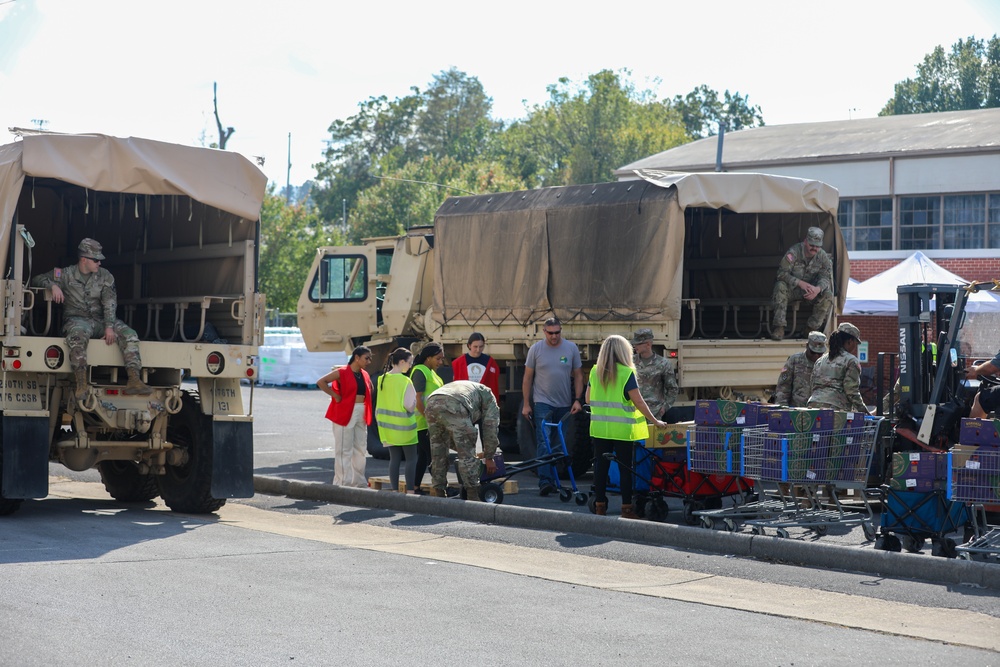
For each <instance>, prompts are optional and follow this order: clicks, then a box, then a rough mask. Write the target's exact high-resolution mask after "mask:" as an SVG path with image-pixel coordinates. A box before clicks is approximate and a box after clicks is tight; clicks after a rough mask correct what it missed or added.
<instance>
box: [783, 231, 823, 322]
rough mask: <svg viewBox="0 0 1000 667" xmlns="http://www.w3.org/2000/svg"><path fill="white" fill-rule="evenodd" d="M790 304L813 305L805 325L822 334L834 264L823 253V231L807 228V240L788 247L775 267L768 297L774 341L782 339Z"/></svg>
mask: <svg viewBox="0 0 1000 667" xmlns="http://www.w3.org/2000/svg"><path fill="white" fill-rule="evenodd" d="M790 301H806V302H808V303H810V304H812V312H811V313H810V314H809V319H808V321H807V322H806V324H807V326H808V327H809V330H810V331H822V329H823V326H824V324H826V317H827V315H828V314H829V312H830V309H831V307H832V306H833V262H832V261H831V260H830V255H828V254H827V253H826V251H825V250H823V230H822V229H820V228H819V227H810V228H809V229H808V230H807V231H806V238H805V239H804V240H803V241H802V242H801V243H796V244H795V245H793V246H792V247H791V248H789V249H788V251H787V252H785V254H784V255H783V256H782V258H781V263H780V264H778V279H777V281H776V282H775V283H774V292H772V294H771V307H772V309H773V310H774V316H773V318H772V320H771V338H773V339H774V340H781V339H782V338H784V337H785V325H786V323H787V319H786V318H787V316H788V303H789V302H790Z"/></svg>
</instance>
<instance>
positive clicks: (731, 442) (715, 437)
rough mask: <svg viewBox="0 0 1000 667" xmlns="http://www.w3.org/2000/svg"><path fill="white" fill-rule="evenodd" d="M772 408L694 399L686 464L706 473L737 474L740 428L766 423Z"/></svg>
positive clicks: (741, 429)
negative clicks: (692, 423)
mask: <svg viewBox="0 0 1000 667" xmlns="http://www.w3.org/2000/svg"><path fill="white" fill-rule="evenodd" d="M775 408H776V406H773V405H768V404H766V403H753V402H747V403H744V402H740V401H726V400H701V401H697V402H695V407H694V428H692V429H691V430H690V431H689V434H688V436H689V443H688V465H689V467H690V468H691V469H692V470H695V471H698V472H705V473H715V474H722V473H725V474H739V472H740V436H741V435H742V434H743V429H744V428H748V427H752V426H762V425H764V424H766V423H767V415H768V413H769V411H770V410H773V409H775Z"/></svg>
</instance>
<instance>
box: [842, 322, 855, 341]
mask: <svg viewBox="0 0 1000 667" xmlns="http://www.w3.org/2000/svg"><path fill="white" fill-rule="evenodd" d="M837 331H839V332H841V333H845V334H848V335H849V336H854V337H855V338H857V339H858V340H859V341H860V340H861V329H858V328H857V327H856V326H854V325H853V324H851V323H850V322H841V323H840V326H839V327H837Z"/></svg>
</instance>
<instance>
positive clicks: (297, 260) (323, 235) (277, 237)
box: [259, 186, 344, 312]
mask: <svg viewBox="0 0 1000 667" xmlns="http://www.w3.org/2000/svg"><path fill="white" fill-rule="evenodd" d="M260 236H261V239H260V273H259V279H260V291H261V292H263V293H264V294H265V295H266V297H267V307H268V308H277V309H278V310H279V311H281V312H294V311H295V309H296V303H297V302H298V299H299V293H300V292H301V291H302V285H303V283H304V282H305V279H306V276H307V275H308V273H309V267H310V266H311V264H312V259H313V256H314V255H315V252H316V248H317V247H318V246H321V245H341V244H343V243H344V237H343V234H342V233H341V231H340V230H337V229H336V228H334V227H331V226H324V225H323V224H321V223H320V219H319V216H318V213H317V211H316V210H315V209H314V208H312V207H309V206H306V205H300V204H295V205H287V204H286V202H285V198H284V197H282V196H279V195H276V194H275V193H274V187H273V186H272V187H271V188H269V191H268V193H267V195H266V196H265V197H264V204H263V206H261V212H260Z"/></svg>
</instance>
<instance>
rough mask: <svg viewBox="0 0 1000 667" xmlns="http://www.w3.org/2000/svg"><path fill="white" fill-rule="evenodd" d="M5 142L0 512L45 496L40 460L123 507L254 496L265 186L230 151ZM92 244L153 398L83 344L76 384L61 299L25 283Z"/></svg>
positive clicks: (107, 142) (1, 174)
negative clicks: (78, 387) (135, 337)
mask: <svg viewBox="0 0 1000 667" xmlns="http://www.w3.org/2000/svg"><path fill="white" fill-rule="evenodd" d="M15 134H17V135H18V137H19V140H15V141H14V142H13V143H10V144H8V145H5V146H0V248H2V251H3V252H0V268H2V273H3V277H2V281H0V299H2V303H3V324H2V332H0V334H2V338H0V352H2V356H0V372H2V374H3V390H2V392H0V411H2V415H3V418H2V431H0V438H2V443H3V446H2V449H0V469H2V471H0V472H2V474H0V514H10V513H12V512H14V511H15V510H16V509H18V507H19V505H21V503H22V500H23V499H26V498H43V497H45V496H46V495H48V485H49V463H50V462H58V463H61V464H63V465H64V466H66V467H67V468H69V469H70V470H74V471H83V470H88V469H91V468H94V467H96V468H97V469H98V470H99V471H100V475H101V478H102V480H103V482H104V486H105V487H106V488H107V490H108V492H109V493H110V495H111V496H113V497H114V498H116V499H118V500H120V501H126V502H128V501H148V500H151V499H153V498H155V497H156V496H157V495H159V496H162V498H163V501H164V502H165V503H166V504H167V506H169V507H170V508H171V509H173V510H175V511H180V512H212V511H215V510H217V509H219V508H220V507H221V506H222V505H223V504H224V503H225V502H226V499H227V498H234V497H236V498H239V497H249V496H252V495H253V476H252V475H253V423H252V413H251V409H250V408H251V406H252V386H253V385H252V382H251V385H250V386H251V390H250V391H251V399H250V401H249V405H245V404H244V399H243V394H242V390H241V382H242V381H252V380H253V379H254V378H255V376H256V374H257V371H258V364H257V346H258V345H259V344H260V342H261V337H262V332H263V318H264V298H263V295H261V294H260V293H259V292H258V287H257V257H258V239H259V236H260V223H259V218H260V207H261V203H262V201H263V197H264V194H265V188H266V185H267V179H266V177H265V176H264V174H263V173H262V172H261V171H260V169H259V168H258V167H257V166H256V165H254V164H253V163H251V162H250V161H249V160H247V159H246V158H244V157H242V156H240V155H238V154H235V153H230V152H225V151H218V150H212V149H206V148H194V147H186V146H179V145H174V144H168V143H162V142H157V141H151V140H147V139H136V138H127V139H123V138H115V137H110V136H104V135H99V134H81V135H68V134H54V133H32V132H29V131H20V132H15ZM84 238H94V239H97V240H98V241H99V242H100V243H102V244H103V254H104V255H105V260H104V261H103V266H104V268H106V269H108V270H110V271H111V273H112V274H113V275H114V277H115V281H116V288H117V294H118V316H119V317H120V318H122V319H123V320H124V321H125V322H126V323H127V324H129V325H130V326H131V327H132V328H134V329H135V330H136V331H137V333H138V334H139V337H140V344H139V347H140V354H141V356H142V362H143V371H142V375H143V377H142V379H143V381H145V383H146V384H148V385H149V386H150V387H152V389H153V392H152V394H151V395H148V396H141V395H126V394H125V393H123V388H124V386H125V383H126V372H125V367H124V362H123V359H122V354H121V352H120V351H119V348H118V347H117V346H116V345H110V346H109V345H106V344H105V342H104V341H103V340H102V339H95V340H91V341H90V343H89V345H88V348H87V363H88V369H87V382H88V389H89V391H88V393H86V395H85V397H84V398H83V399H82V400H78V399H77V398H76V397H75V396H74V390H75V382H74V377H73V374H72V371H71V370H70V366H69V360H68V358H67V354H68V349H67V346H66V343H65V340H64V339H63V336H62V308H61V307H60V306H59V305H56V304H54V303H53V300H52V294H51V292H50V291H49V290H47V289H42V288H34V287H31V285H30V281H31V278H32V277H33V276H35V275H38V274H41V273H44V272H47V271H50V270H51V269H53V268H55V267H67V266H70V265H73V264H76V262H77V246H78V244H79V243H80V241H81V240H82V239H84Z"/></svg>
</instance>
